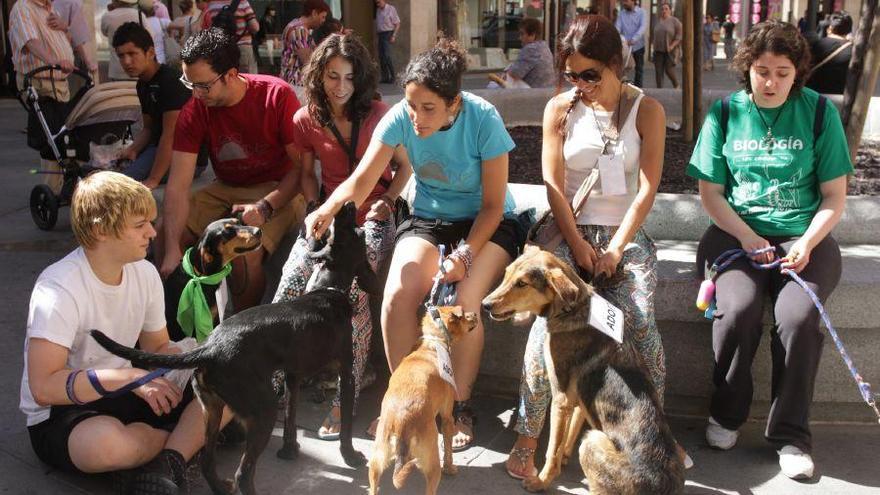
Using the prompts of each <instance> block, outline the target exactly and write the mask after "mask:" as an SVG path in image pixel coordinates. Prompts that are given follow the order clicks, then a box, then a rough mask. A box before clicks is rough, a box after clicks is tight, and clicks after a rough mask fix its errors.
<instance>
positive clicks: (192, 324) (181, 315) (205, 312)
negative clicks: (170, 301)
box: [177, 248, 232, 343]
mask: <svg viewBox="0 0 880 495" xmlns="http://www.w3.org/2000/svg"><path fill="white" fill-rule="evenodd" d="M190 251H192V248H189V249H187V250H186V253H184V255H183V260H181V263H180V266H181V267H182V268H183V271H184V273H186V274H187V275H189V281H188V282H187V283H186V287H184V288H183V293H182V294H181V295H180V303H178V305H177V323H179V324H180V328H181V329H183V333H185V334H186V335H187V336H189V337H193V331H194V330H195V338H196V340H197V341H198V342H199V343H201V342H202V341H204V340H205V339H207V338H208V335H210V334H211V331H212V330H214V315H212V314H211V308H209V307H208V301H207V300H206V299H205V293H204V291H202V284H207V285H217V284H219V283H220V282H222V281H223V279H224V278H226V276H227V275H229V272H231V271H232V264H231V263H230V264H228V265H226V266H224V267H223V268H222V269H221V270H220V271H219V272H217V273H215V274H213V275H204V276H199V275H196V273H195V271H194V270H193V266H192V262H190V260H189V253H190Z"/></svg>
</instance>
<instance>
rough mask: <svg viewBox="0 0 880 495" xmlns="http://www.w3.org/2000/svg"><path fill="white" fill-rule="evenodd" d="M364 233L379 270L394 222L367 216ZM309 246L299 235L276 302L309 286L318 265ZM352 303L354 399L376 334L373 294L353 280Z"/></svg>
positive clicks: (369, 255)
mask: <svg viewBox="0 0 880 495" xmlns="http://www.w3.org/2000/svg"><path fill="white" fill-rule="evenodd" d="M363 228H364V234H365V237H366V242H367V258H368V259H369V261H370V266H371V267H372V268H373V271H374V272H377V273H378V269H379V266H381V264H382V262H383V261H384V260H385V258H386V257H387V256H388V254H389V253H390V252H391V249H392V248H393V247H394V233H395V228H394V224H393V223H392V222H391V221H390V220H385V221H382V222H375V221H372V220H368V221H367V222H365V223H364V227H363ZM308 254H309V247H308V243H307V242H306V240H305V238H304V237H303V236H299V237H298V238H297V240H296V243H294V245H293V249H291V250H290V256H289V257H288V258H287V261H286V262H285V263H284V268H283V269H282V272H281V281H280V282H279V284H278V290H277V291H276V292H275V297H274V298H273V299H272V302H273V303H276V302H279V301H290V300H291V299H294V298H296V297H298V296H301V295H302V294H303V293H304V292H305V289H306V284H307V283H308V281H309V278H310V277H311V276H312V272H313V271H314V269H315V261H314V260H312V259H311V258H309V256H308ZM349 297H350V299H351V304H352V306H353V307H354V315H353V316H352V318H351V327H352V331H351V341H352V345H353V351H354V353H353V354H354V366H353V368H352V370H353V372H354V391H355V392H354V393H355V396H354V397H355V403H357V399H358V396H359V395H360V391H361V383H362V382H363V377H364V368H365V367H366V364H367V361H368V358H369V355H370V337H371V336H372V335H373V321H372V318H371V315H370V297H369V295H368V294H367V293H366V292H364V291H363V290H361V289H360V288H359V287H358V286H357V282H356V281H355V282H352V285H351V294H350V296H349ZM332 406H333V407H337V406H339V387H337V389H336V397H334V398H333V402H332Z"/></svg>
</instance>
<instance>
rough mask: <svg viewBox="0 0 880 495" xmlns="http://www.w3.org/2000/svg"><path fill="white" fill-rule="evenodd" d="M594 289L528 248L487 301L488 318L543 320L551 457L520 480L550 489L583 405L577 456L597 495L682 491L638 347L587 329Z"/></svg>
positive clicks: (671, 442) (679, 468)
mask: <svg viewBox="0 0 880 495" xmlns="http://www.w3.org/2000/svg"><path fill="white" fill-rule="evenodd" d="M592 296H593V289H592V287H590V286H589V285H587V284H586V283H585V282H584V281H583V280H581V278H580V277H579V276H578V274H577V273H576V272H575V271H574V269H573V268H572V267H571V266H570V265H569V264H568V263H565V262H564V261H562V260H560V259H559V258H557V257H556V256H554V255H553V254H551V253H549V252H547V251H542V250H541V249H539V248H537V247H534V246H531V247H528V248H526V250H525V252H524V253H523V255H522V256H520V257H519V258H517V259H516V260H515V261H514V262H513V263H512V264H511V265H509V266H508V267H507V270H506V272H505V274H504V280H503V281H502V282H501V285H500V286H499V287H498V288H497V289H495V290H494V291H493V292H492V293H491V294H489V295H488V296H486V298H485V299H483V307H484V308H485V309H486V311H488V312H489V315H490V316H491V317H492V318H493V319H497V320H504V319H508V318H511V317H513V316H514V315H515V314H517V313H526V312H531V313H534V314H538V315H541V316H543V317H545V318H546V319H547V340H546V341H545V344H544V346H545V347H544V352H545V355H547V356H548V359H547V371H548V373H547V375H548V378H549V380H550V386H551V389H552V393H553V402H552V406H551V412H550V441H549V445H548V447H547V461H546V463H545V464H544V467H543V469H542V470H541V472H540V474H538V476H537V477H532V478H527V479H526V480H524V482H523V484H524V486H525V488H526V489H528V490H529V491H541V490H546V489H547V488H548V487H549V486H550V483H552V482H553V479H554V478H556V476H558V475H559V472H560V470H561V465H562V463H563V459H564V457H565V445H566V443H567V442H566V441H565V440H566V438H567V437H568V436H570V435H577V434H578V432H577V431H568V430H569V429H570V428H572V426H571V425H572V414H573V411H574V409H575V407H576V406H577V407H580V408H581V409H582V411H583V414H584V416H585V417H586V421H587V424H588V426H589V428H590V430H588V432H587V433H586V435H585V436H584V439H583V441H582V443H581V448H580V463H581V467H582V468H583V470H584V475H585V476H586V478H587V481H588V483H589V485H590V493H594V494H617V495H630V494H631V495H636V494H647V493H650V494H673V493H681V492H682V491H683V490H684V464H683V463H682V460H681V459H680V458H679V456H678V453H677V450H676V442H675V439H674V438H673V436H672V431H671V430H670V429H669V425H668V423H667V422H666V418H665V416H664V415H663V408H662V407H661V406H660V400H659V398H658V397H657V392H656V390H655V389H654V386H653V384H652V383H651V380H650V378H649V377H648V374H647V372H646V371H645V369H644V367H643V366H642V363H641V358H640V357H639V354H638V352H637V351H636V350H635V348H634V347H633V345H632V342H631V341H630V340H629V339H628V338H627V336H626V335H625V334H624V341H623V344H620V345H618V343H617V342H616V341H614V340H613V339H612V338H611V337H609V336H607V335H605V334H603V333H601V332H599V331H598V330H596V329H594V328H592V327H590V326H589V324H588V322H589V321H590V298H591V297H592Z"/></svg>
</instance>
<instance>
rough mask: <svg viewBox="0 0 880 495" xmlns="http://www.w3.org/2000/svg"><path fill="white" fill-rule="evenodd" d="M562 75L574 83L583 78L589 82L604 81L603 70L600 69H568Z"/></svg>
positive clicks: (597, 82)
mask: <svg viewBox="0 0 880 495" xmlns="http://www.w3.org/2000/svg"><path fill="white" fill-rule="evenodd" d="M562 75H564V76H565V78H566V79H568V81H569V82H570V83H572V84H577V82H578V80H581V81H583V82H585V83H587V84H599V83H600V82H602V71H601V70H600V69H595V68H593V69H587V70H584V71H581V72H573V71H566V72H563V73H562Z"/></svg>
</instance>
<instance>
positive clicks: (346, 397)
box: [339, 343, 367, 467]
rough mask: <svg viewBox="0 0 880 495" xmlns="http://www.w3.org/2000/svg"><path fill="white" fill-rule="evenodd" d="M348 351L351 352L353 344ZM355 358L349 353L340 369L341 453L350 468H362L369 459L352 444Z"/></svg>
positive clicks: (349, 345)
mask: <svg viewBox="0 0 880 495" xmlns="http://www.w3.org/2000/svg"><path fill="white" fill-rule="evenodd" d="M347 345H348V350H349V351H351V344H350V343H349V344H347ZM353 362H354V357H353V356H352V355H351V354H350V353H348V356H347V357H343V362H342V363H341V366H340V367H339V384H340V387H341V390H340V391H339V402H340V406H341V408H342V425H341V429H340V431H339V451H340V452H341V453H342V459H343V460H344V461H345V464H347V465H348V466H350V467H360V466H363V465H364V464H366V463H367V458H366V457H364V455H363V454H361V453H360V452H358V451H357V450H354V446H353V445H352V443H351V436H352V429H353V427H354V425H353V423H354V375H353V374H352V369H351V368H352V363H353Z"/></svg>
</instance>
